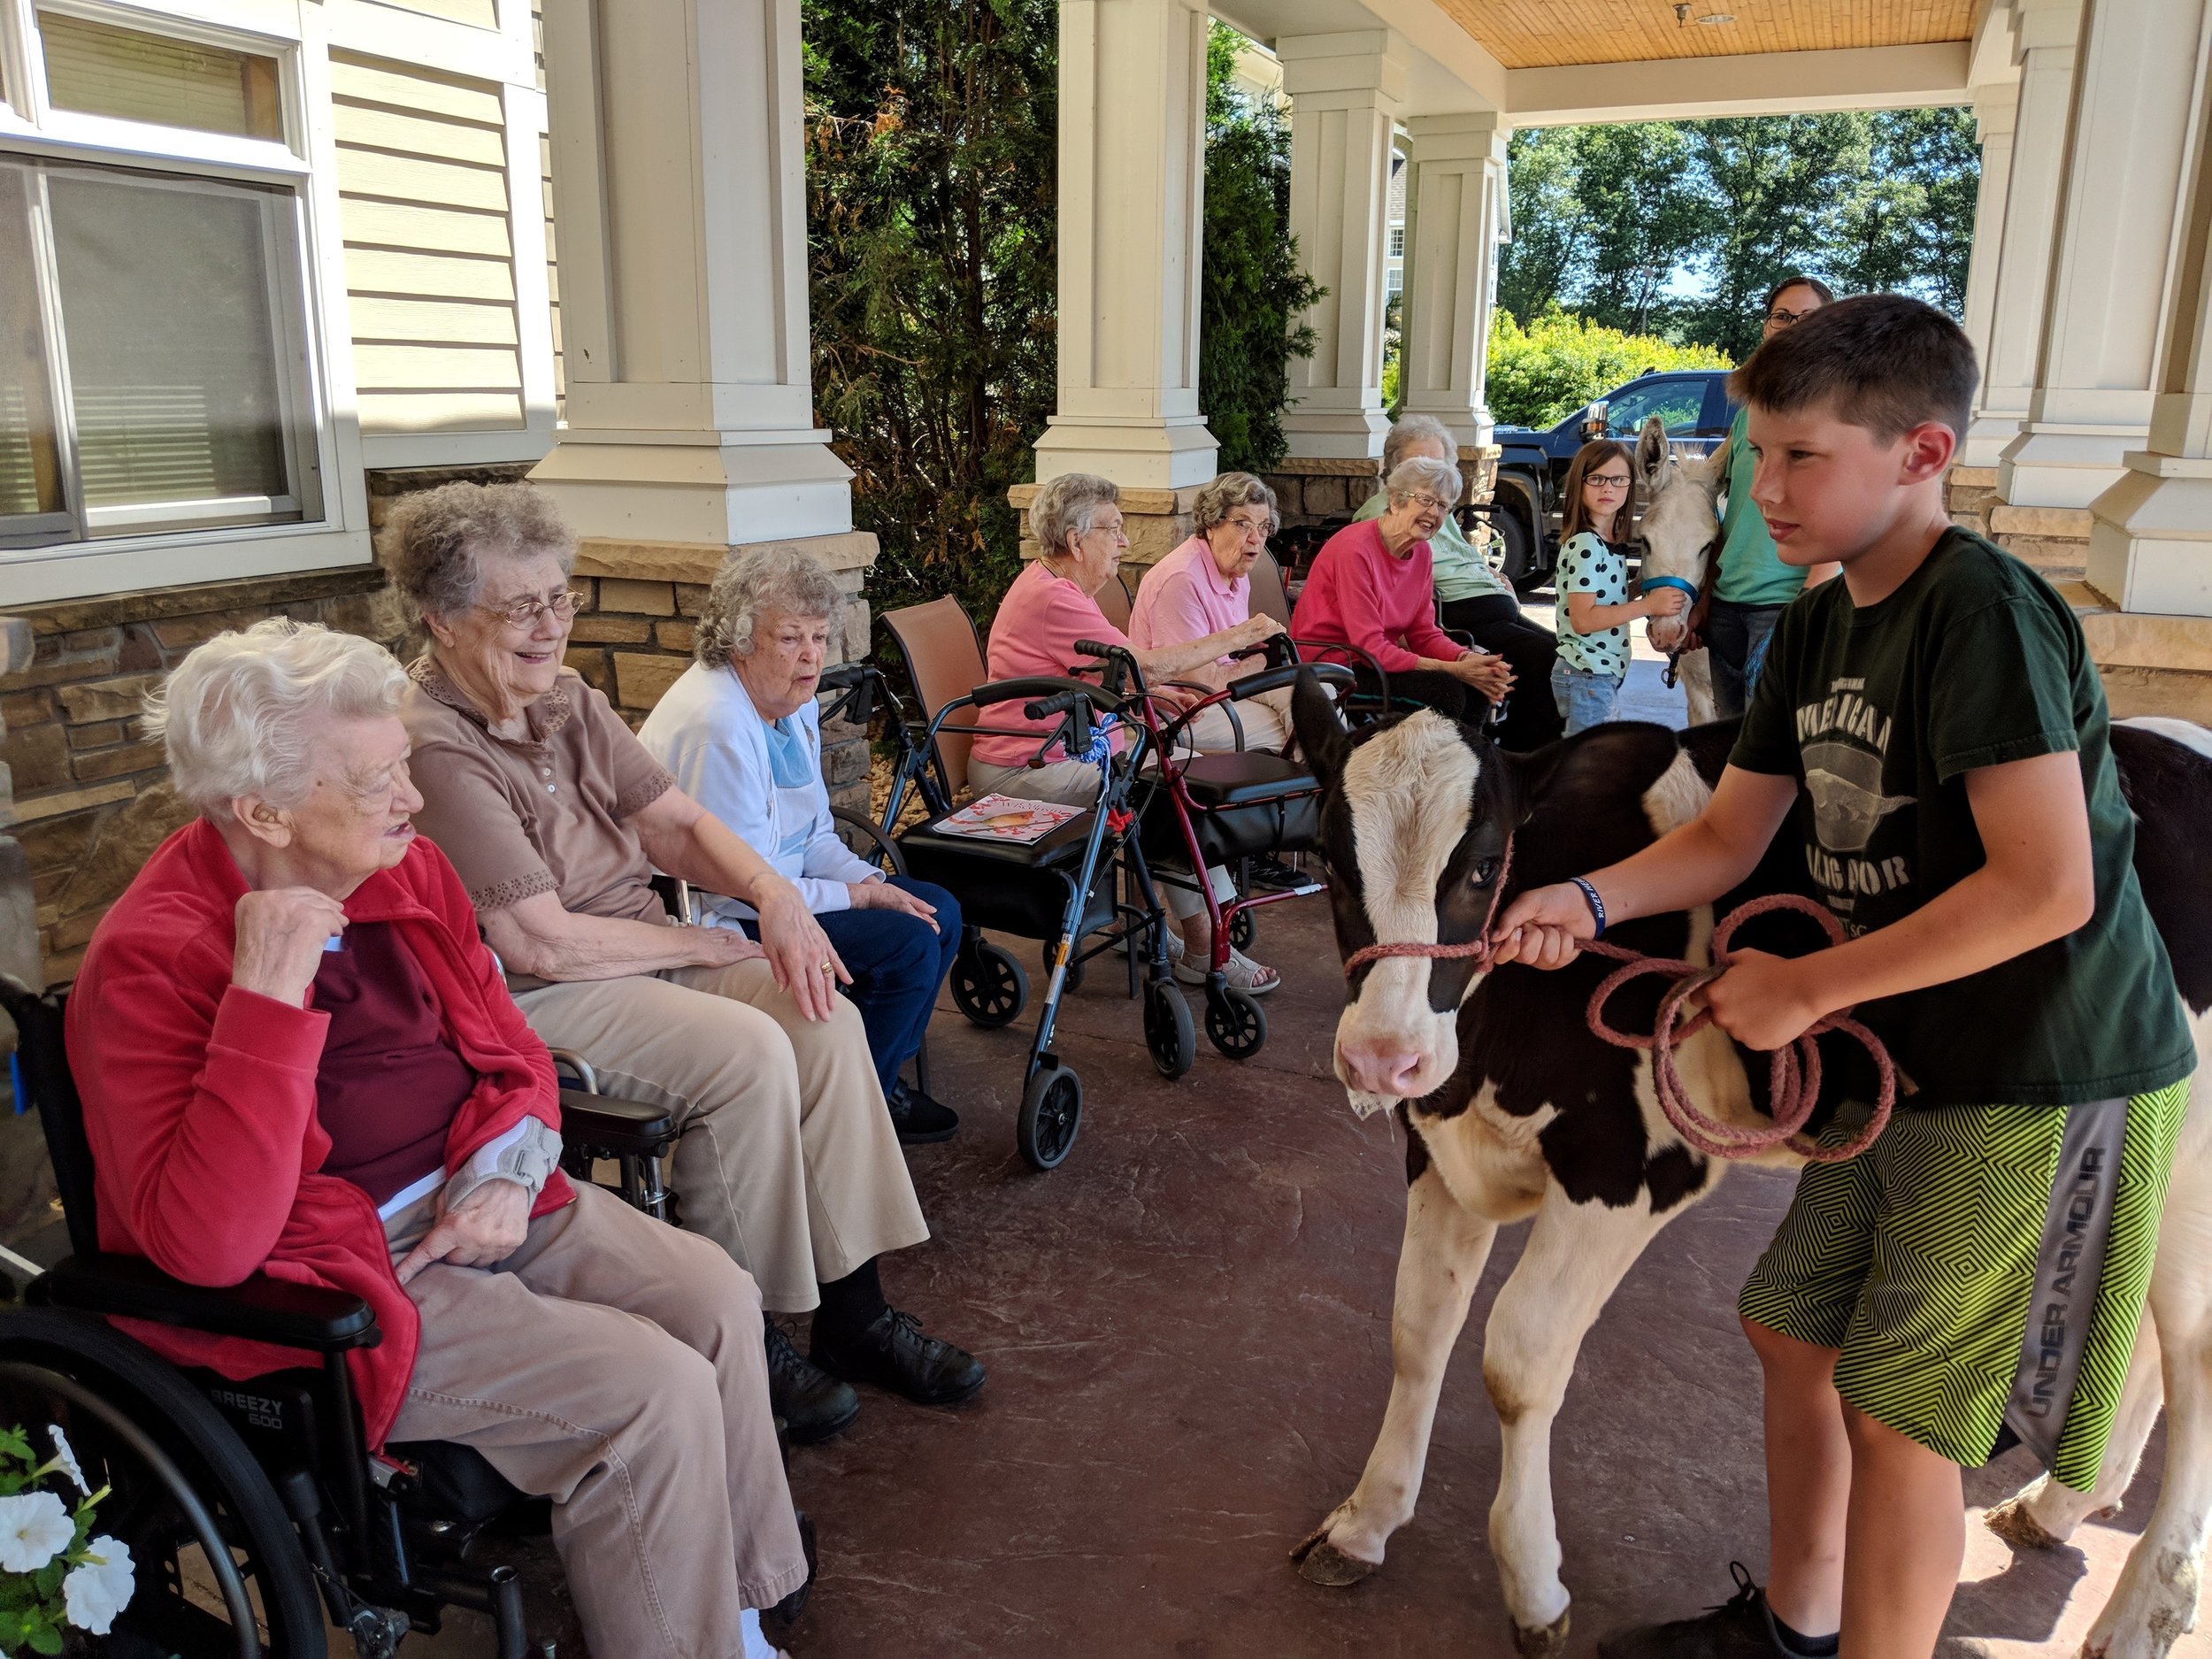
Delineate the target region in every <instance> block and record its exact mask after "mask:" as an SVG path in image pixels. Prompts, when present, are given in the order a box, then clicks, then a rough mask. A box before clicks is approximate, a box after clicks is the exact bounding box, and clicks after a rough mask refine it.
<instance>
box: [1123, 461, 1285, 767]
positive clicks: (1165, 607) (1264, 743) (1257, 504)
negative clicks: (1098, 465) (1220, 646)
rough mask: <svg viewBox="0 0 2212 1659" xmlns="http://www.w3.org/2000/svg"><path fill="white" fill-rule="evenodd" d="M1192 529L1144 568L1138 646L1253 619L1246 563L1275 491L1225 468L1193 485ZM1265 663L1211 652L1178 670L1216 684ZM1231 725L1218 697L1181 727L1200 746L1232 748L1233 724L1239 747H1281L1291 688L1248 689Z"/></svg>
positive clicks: (1263, 533)
mask: <svg viewBox="0 0 2212 1659" xmlns="http://www.w3.org/2000/svg"><path fill="white" fill-rule="evenodd" d="M1191 517H1192V518H1193V519H1194V521H1195V523H1196V526H1197V531H1198V533H1197V534H1195V535H1194V536H1192V537H1191V538H1190V540H1189V541H1185V542H1184V543H1183V544H1182V545H1181V546H1179V547H1178V548H1177V549H1175V550H1174V551H1173V552H1171V553H1170V554H1169V555H1168V556H1167V557H1165V558H1164V559H1162V560H1161V561H1160V562H1159V563H1158V564H1156V565H1154V566H1153V567H1152V568H1151V569H1150V570H1148V571H1147V572H1145V573H1144V580H1143V581H1141V582H1140V583H1139V584H1138V586H1137V598H1136V603H1134V604H1133V606H1131V608H1130V611H1129V639H1130V642H1131V643H1132V644H1133V645H1135V646H1137V647H1138V648H1139V649H1143V650H1156V649H1160V648H1162V647H1165V646H1174V645H1187V644H1188V643H1189V642H1190V641H1194V640H1200V639H1204V638H1206V637H1208V636H1210V635H1212V634H1222V633H1225V632H1226V631H1228V630H1229V629H1232V628H1237V627H1241V626H1245V625H1246V624H1248V622H1250V621H1251V619H1252V578H1251V572H1252V566H1253V565H1254V563H1255V562H1256V561H1257V560H1258V558H1259V557H1260V554H1261V553H1262V552H1263V551H1264V550H1265V549H1266V547H1267V538H1268V537H1269V536H1270V535H1271V534H1273V532H1274V529H1275V526H1276V523H1277V519H1276V516H1275V492H1274V491H1273V490H1271V489H1270V488H1268V487H1267V486H1266V485H1265V484H1263V483H1262V482H1261V481H1260V480H1258V479H1256V478H1254V477H1253V476H1252V475H1251V474H1250V473H1249V472H1224V473H1223V474H1222V475H1221V476H1220V477H1219V478H1217V479H1216V480H1214V481H1213V482H1212V483H1210V484H1209V485H1207V486H1206V487H1205V488H1203V489H1202V490H1200V491H1199V492H1198V499H1197V501H1196V502H1195V503H1194V504H1193V506H1192V509H1191ZM1264 666H1265V664H1263V663H1262V662H1260V661H1259V660H1258V659H1256V658H1254V657H1243V658H1238V657H1216V658H1214V659H1213V660H1212V661H1210V662H1206V663H1201V664H1199V665H1198V666H1197V667H1196V668H1194V669H1191V670H1190V671H1189V672H1187V673H1185V674H1183V675H1182V676H1181V678H1182V679H1184V680H1188V681H1190V682H1192V683H1193V684H1195V685H1202V686H1207V687H1211V688H1212V689H1214V690H1216V691H1218V690H1220V689H1221V688H1222V687H1225V686H1226V685H1227V684H1228V683H1229V681H1230V680H1233V679H1235V678H1236V677H1237V676H1238V675H1240V674H1249V673H1256V672H1258V671H1259V670H1260V669H1261V668H1263V667H1264ZM1236 718H1237V722H1238V725H1237V726H1233V725H1231V724H1230V718H1229V715H1228V714H1227V713H1226V712H1225V710H1223V709H1222V708H1221V707H1220V706H1219V705H1217V706H1215V707H1213V708H1211V709H1209V710H1206V711H1205V713H1203V714H1202V715H1200V716H1199V717H1198V718H1197V719H1195V720H1194V721H1192V722H1191V724H1190V726H1188V727H1187V732H1186V741H1188V742H1189V744H1190V745H1191V747H1192V748H1194V749H1235V748H1236V747H1238V744H1237V730H1238V726H1241V727H1242V730H1243V733H1244V742H1243V747H1244V748H1246V749H1271V750H1273V751H1274V752H1275V753H1277V754H1280V753H1282V752H1283V750H1284V749H1286V748H1288V747H1289V744H1290V693H1289V692H1287V691H1279V692H1274V693H1271V694H1270V695H1266V696H1264V697H1251V698H1247V699H1245V700H1244V701H1242V702H1240V703H1238V704H1237V708H1236Z"/></svg>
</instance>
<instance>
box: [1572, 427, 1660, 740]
mask: <svg viewBox="0 0 2212 1659" xmlns="http://www.w3.org/2000/svg"><path fill="white" fill-rule="evenodd" d="M1635 493H1636V473H1635V469H1634V468H1633V467H1632V465H1630V459H1629V453H1628V446H1627V445H1625V444H1623V443H1616V442H1613V441H1612V440H1611V439H1609V438H1601V439H1599V440H1597V441H1596V442H1594V443H1586V444H1584V445H1583V446H1582V449H1581V450H1580V451H1579V452H1578V454H1577V455H1576V456H1575V458H1574V462H1573V465H1571V466H1569V467H1568V469H1567V488H1566V508H1565V511H1564V515H1563V522H1562V523H1561V525H1560V527H1559V565H1558V569H1557V571H1556V572H1555V578H1554V586H1555V588H1556V590H1557V592H1558V595H1559V602H1558V603H1559V611H1558V628H1559V660H1558V661H1557V662H1555V663H1554V664H1552V671H1551V693H1552V699H1553V701H1554V702H1555V703H1557V704H1558V705H1559V713H1560V717H1561V718H1563V719H1564V720H1565V721H1566V723H1567V735H1568V736H1570V737H1571V736H1573V735H1574V734H1575V733H1577V732H1580V731H1584V730H1586V729H1587V728H1588V727H1590V726H1602V725H1603V724H1604V723H1605V722H1606V721H1608V720H1609V719H1611V718H1613V716H1614V711H1615V710H1616V708H1617V705H1618V704H1619V703H1620V696H1621V685H1622V682H1623V681H1624V680H1626V679H1627V678H1628V661H1629V644H1628V625H1629V624H1630V623H1631V622H1633V621H1634V620H1636V618H1639V617H1671V616H1672V615H1674V613H1675V612H1676V611H1679V610H1681V609H1682V606H1683V604H1684V603H1685V595H1683V594H1682V592H1681V591H1680V590H1679V589H1678V588H1659V589H1657V590H1656V591H1655V592H1652V593H1648V594H1646V595H1642V596H1641V597H1640V598H1636V599H1631V598H1630V597H1629V596H1628V556H1627V554H1626V552H1625V551H1624V549H1623V547H1622V544H1623V543H1624V542H1625V541H1627V540H1628V533H1629V529H1630V526H1632V524H1633V522H1634V520H1635V516H1636V515H1635V511H1634V500H1635Z"/></svg>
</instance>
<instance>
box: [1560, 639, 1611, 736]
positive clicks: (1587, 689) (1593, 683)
mask: <svg viewBox="0 0 2212 1659" xmlns="http://www.w3.org/2000/svg"><path fill="white" fill-rule="evenodd" d="M1621 684H1622V682H1621V680H1619V679H1617V677H1615V676H1614V675H1611V674H1594V673H1592V672H1590V671H1589V670H1588V669H1586V668H1577V667H1575V666H1573V665H1572V664H1570V663H1569V662H1568V661H1567V659H1566V658H1565V657H1561V658H1560V659H1559V660H1558V661H1557V662H1555V663H1554V664H1552V665H1551V699H1552V701H1553V702H1554V703H1557V704H1558V705H1559V716H1560V718H1562V719H1563V720H1564V721H1566V723H1567V735H1568V736H1569V737H1572V736H1573V735H1574V734H1575V733H1577V732H1586V731H1587V730H1589V729H1590V727H1592V726H1603V725H1604V724H1605V723H1606V722H1607V721H1608V720H1609V719H1611V718H1613V710H1614V709H1615V708H1616V707H1617V705H1618V704H1619V703H1620V700H1621Z"/></svg>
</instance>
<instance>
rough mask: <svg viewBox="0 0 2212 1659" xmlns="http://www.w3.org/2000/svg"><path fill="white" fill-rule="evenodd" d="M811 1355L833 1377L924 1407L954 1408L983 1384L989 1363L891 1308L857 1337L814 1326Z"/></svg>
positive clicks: (817, 1322) (910, 1316)
mask: <svg viewBox="0 0 2212 1659" xmlns="http://www.w3.org/2000/svg"><path fill="white" fill-rule="evenodd" d="M810 1358H811V1359H812V1360H813V1361H814V1363H816V1364H817V1365H819V1366H820V1367H821V1368H822V1369H823V1370H824V1371H828V1372H829V1373H830V1374H831V1375H832V1376H835V1377H842V1378H843V1379H845V1380H846V1381H848V1382H864V1383H873V1384H874V1385H875V1386H877V1387H879V1388H887V1389H889V1390H890V1391H891V1392H892V1393H893V1394H904V1395H905V1396H906V1397H907V1398H908V1399H909V1400H911V1401H913V1402H915V1403H916V1404H918V1405H926V1406H949V1405H956V1404H957V1403H959V1402H961V1401H963V1400H965V1399H966V1398H967V1397H968V1396H969V1395H970V1394H973V1393H974V1392H975V1391H976V1390H977V1389H979V1388H980V1387H982V1386H983V1362H982V1361H981V1360H979V1359H978V1358H976V1356H974V1355H972V1354H971V1353H969V1352H968V1351H967V1350H966V1349H964V1348H955V1347H953V1345H952V1344H951V1343H949V1342H947V1341H943V1340H941V1339H939V1338H937V1337H933V1336H925V1335H923V1334H922V1327H921V1326H920V1325H917V1324H916V1323H915V1322H914V1316H913V1315H912V1314H910V1313H901V1312H899V1311H898V1310H896V1309H894V1308H886V1309H885V1310H883V1311H882V1312H881V1313H879V1314H878V1315H877V1316H876V1317H875V1318H874V1319H873V1321H872V1322H871V1323H870V1325H868V1328H867V1329H866V1330H864V1331H860V1332H856V1333H853V1334H852V1335H849V1336H848V1335H843V1334H841V1333H825V1332H824V1331H823V1329H822V1326H821V1323H820V1322H819V1321H816V1323H815V1326H814V1351H813V1353H812V1355H810Z"/></svg>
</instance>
